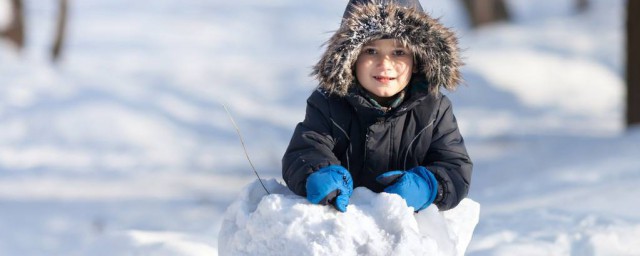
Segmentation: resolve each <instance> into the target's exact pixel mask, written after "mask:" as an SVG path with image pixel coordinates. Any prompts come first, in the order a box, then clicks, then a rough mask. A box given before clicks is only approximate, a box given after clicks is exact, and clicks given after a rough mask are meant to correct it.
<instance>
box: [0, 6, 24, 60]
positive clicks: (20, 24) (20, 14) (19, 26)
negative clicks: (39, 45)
mask: <svg viewBox="0 0 640 256" xmlns="http://www.w3.org/2000/svg"><path fill="white" fill-rule="evenodd" d="M10 4H11V15H10V16H11V21H10V22H9V24H8V26H7V27H6V28H5V29H4V30H2V31H0V37H2V38H4V39H6V40H7V41H9V42H11V43H12V44H13V45H15V46H16V48H18V50H20V49H22V48H24V10H23V6H22V0H11V1H10Z"/></svg>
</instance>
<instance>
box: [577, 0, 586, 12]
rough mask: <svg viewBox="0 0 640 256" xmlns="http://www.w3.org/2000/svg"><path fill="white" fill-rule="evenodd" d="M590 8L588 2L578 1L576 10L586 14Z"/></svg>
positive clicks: (584, 0)
mask: <svg viewBox="0 0 640 256" xmlns="http://www.w3.org/2000/svg"><path fill="white" fill-rule="evenodd" d="M588 8H589V1H588V0H576V10H577V11H578V12H579V13H581V12H585V11H586V10H587V9H588Z"/></svg>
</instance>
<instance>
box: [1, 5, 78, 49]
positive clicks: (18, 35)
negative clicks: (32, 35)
mask: <svg viewBox="0 0 640 256" xmlns="http://www.w3.org/2000/svg"><path fill="white" fill-rule="evenodd" d="M0 1H2V0H0ZM7 1H10V5H11V10H10V12H11V15H10V16H11V21H10V22H9V24H8V26H7V28H6V29H4V30H3V31H0V38H4V39H6V40H7V41H9V42H11V43H12V44H13V45H15V46H16V48H17V49H18V51H20V50H21V49H23V48H24V46H25V41H26V40H25V25H24V21H25V12H24V4H23V1H22V0H7ZM67 10H68V0H58V18H57V21H56V32H55V34H54V39H53V45H52V47H51V60H53V61H58V60H59V59H60V56H61V52H62V46H63V45H64V38H65V34H66V33H65V31H66V27H67V16H68V14H67V13H68V11H67Z"/></svg>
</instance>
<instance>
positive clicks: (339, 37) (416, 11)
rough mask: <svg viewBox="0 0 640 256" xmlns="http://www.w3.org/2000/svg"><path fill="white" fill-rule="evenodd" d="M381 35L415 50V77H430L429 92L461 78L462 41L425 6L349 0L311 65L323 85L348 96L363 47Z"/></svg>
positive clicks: (397, 1) (451, 85)
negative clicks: (316, 58) (424, 7)
mask: <svg viewBox="0 0 640 256" xmlns="http://www.w3.org/2000/svg"><path fill="white" fill-rule="evenodd" d="M382 38H395V39H398V40H399V41H400V42H401V43H402V44H403V45H405V46H407V47H408V48H409V49H411V51H412V52H413V53H414V55H415V63H414V66H415V67H416V68H417V69H418V71H417V74H414V75H413V78H412V79H415V78H420V77H423V78H425V79H426V80H427V82H428V84H429V87H428V90H429V93H432V94H434V95H436V94H437V93H438V91H439V88H440V87H444V88H445V89H447V90H453V89H455V88H456V87H457V86H458V84H459V83H460V82H461V76H460V71H459V69H460V66H462V61H461V60H460V55H459V49H458V40H457V38H456V37H455V35H454V33H453V32H452V31H451V30H449V29H448V28H446V27H444V26H443V25H442V24H440V23H439V22H438V20H437V19H434V18H432V17H430V16H429V15H427V14H426V13H425V12H424V11H422V7H421V6H420V3H419V2H418V1H417V0H415V1H412V0H370V1H367V0H364V1H363V0H351V1H350V2H349V4H348V5H347V8H346V11H345V14H344V17H343V19H342V24H341V26H340V28H339V29H338V30H337V31H336V32H335V34H334V35H333V36H332V37H331V38H330V39H329V41H327V42H326V45H327V47H326V51H325V52H324V54H323V55H322V57H321V58H320V61H319V62H318V63H317V64H316V65H315V66H314V67H313V72H312V75H313V76H315V77H316V78H317V79H318V81H319V83H320V85H319V87H320V88H322V89H324V90H326V91H328V92H329V93H334V94H338V95H341V96H344V95H346V94H347V93H348V91H349V89H350V87H352V85H354V84H355V74H353V66H354V65H355V63H356V60H357V58H358V55H359V54H360V51H361V50H362V47H363V46H364V45H365V44H366V43H368V42H370V41H372V40H377V39H382Z"/></svg>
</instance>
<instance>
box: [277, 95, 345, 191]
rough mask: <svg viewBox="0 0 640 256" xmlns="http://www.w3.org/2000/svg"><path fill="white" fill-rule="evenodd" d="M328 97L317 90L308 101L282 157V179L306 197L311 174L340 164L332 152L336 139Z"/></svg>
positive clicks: (290, 187) (293, 189)
mask: <svg viewBox="0 0 640 256" xmlns="http://www.w3.org/2000/svg"><path fill="white" fill-rule="evenodd" d="M327 100H328V99H326V98H325V96H323V95H322V94H321V93H320V92H318V91H316V92H314V93H313V94H312V95H311V97H309V99H308V100H307V109H306V114H305V118H304V121H302V122H301V123H299V124H298V125H297V126H296V128H295V130H294V132H293V136H292V137H291V141H290V142H289V146H288V147H287V150H286V152H285V153H284V156H283V157H282V178H283V179H284V181H285V183H286V184H287V186H288V187H289V189H291V191H293V192H294V193H296V194H298V195H300V196H306V194H307V192H306V181H307V177H308V176H309V174H311V173H313V172H315V171H317V170H318V169H320V168H322V167H325V166H329V165H333V164H340V161H339V160H338V159H337V157H336V156H335V155H334V154H333V147H334V146H335V139H334V138H333V137H332V135H331V119H330V117H329V107H328V102H327Z"/></svg>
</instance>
